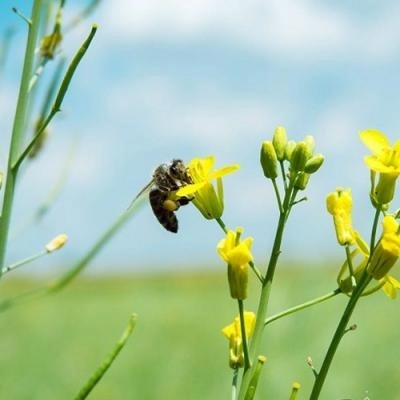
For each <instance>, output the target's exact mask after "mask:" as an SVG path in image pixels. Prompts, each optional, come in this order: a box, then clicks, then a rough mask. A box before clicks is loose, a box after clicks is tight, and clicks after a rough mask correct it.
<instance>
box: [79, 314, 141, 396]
mask: <svg viewBox="0 0 400 400" xmlns="http://www.w3.org/2000/svg"><path fill="white" fill-rule="evenodd" d="M136 319H137V315H136V314H132V315H131V318H130V319H129V322H128V325H127V327H126V328H125V330H124V332H123V333H122V336H121V338H120V339H119V340H118V342H117V343H116V344H115V345H114V347H113V349H112V350H111V352H110V354H108V355H107V357H106V358H105V359H104V360H103V362H102V363H101V364H100V365H99V367H98V368H97V369H96V371H95V372H94V373H93V375H92V376H91V377H90V378H89V379H88V381H87V382H86V383H85V385H84V386H83V387H82V388H81V390H80V391H79V393H78V394H77V396H76V397H75V398H74V399H75V400H83V399H86V397H87V396H88V395H89V393H90V392H91V391H92V390H93V388H94V387H95V386H96V385H97V383H98V382H99V381H100V379H101V378H102V377H103V375H104V374H105V373H106V371H107V370H108V369H109V368H110V366H111V364H112V363H113V361H114V360H115V358H116V357H117V356H118V354H119V352H120V351H121V350H122V349H123V347H124V346H125V344H126V342H127V340H128V338H129V336H130V335H131V333H132V331H133V329H134V328H135V326H136Z"/></svg>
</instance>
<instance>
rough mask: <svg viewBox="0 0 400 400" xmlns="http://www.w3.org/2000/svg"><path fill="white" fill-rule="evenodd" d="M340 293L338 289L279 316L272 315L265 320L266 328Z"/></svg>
mask: <svg viewBox="0 0 400 400" xmlns="http://www.w3.org/2000/svg"><path fill="white" fill-rule="evenodd" d="M339 293H342V291H341V290H340V289H339V288H338V289H335V290H333V291H332V292H329V293H327V294H324V295H323V296H320V297H317V298H315V299H312V300H310V301H307V302H305V303H302V304H299V305H297V306H294V307H291V308H288V309H287V310H285V311H282V312H280V313H278V314H275V315H272V316H271V317H268V318H266V319H265V320H264V326H266V325H268V324H270V323H271V322H273V321H276V320H278V319H281V318H283V317H286V316H287V315H290V314H293V313H295V312H297V311H300V310H305V309H306V308H309V307H312V306H314V305H316V304H319V303H322V302H324V301H326V300H329V299H331V298H332V297H334V296H336V295H338V294H339Z"/></svg>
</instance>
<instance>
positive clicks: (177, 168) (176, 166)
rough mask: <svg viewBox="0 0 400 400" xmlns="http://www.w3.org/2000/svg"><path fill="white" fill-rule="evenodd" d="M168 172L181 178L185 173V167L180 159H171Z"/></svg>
mask: <svg viewBox="0 0 400 400" xmlns="http://www.w3.org/2000/svg"><path fill="white" fill-rule="evenodd" d="M169 173H170V174H171V176H173V177H174V178H176V179H181V178H182V176H185V175H186V167H185V164H184V163H183V161H182V160H179V159H173V160H172V161H171V166H170V167H169Z"/></svg>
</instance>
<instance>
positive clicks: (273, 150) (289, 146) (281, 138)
mask: <svg viewBox="0 0 400 400" xmlns="http://www.w3.org/2000/svg"><path fill="white" fill-rule="evenodd" d="M314 147H315V142H314V138H313V137H312V136H306V137H305V138H304V139H303V140H302V141H300V142H295V141H293V140H288V138H287V134H286V130H285V128H284V127H282V126H278V127H277V128H276V129H275V132H274V135H273V138H272V141H269V140H266V141H264V142H263V143H262V145H261V153H260V162H261V166H262V169H263V171H264V175H265V177H266V178H268V179H275V178H277V176H278V164H279V163H281V164H282V163H283V162H285V161H287V162H289V175H288V177H289V180H290V182H292V183H293V186H294V188H296V189H298V190H304V189H305V188H306V186H307V183H308V180H309V178H310V175H311V174H313V173H314V172H316V171H318V169H319V168H320V167H321V165H322V163H323V162H324V156H323V155H322V154H314Z"/></svg>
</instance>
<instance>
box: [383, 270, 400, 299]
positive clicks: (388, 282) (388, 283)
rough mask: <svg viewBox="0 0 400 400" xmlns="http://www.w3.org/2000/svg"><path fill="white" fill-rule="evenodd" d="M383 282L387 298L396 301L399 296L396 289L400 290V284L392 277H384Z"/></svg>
mask: <svg viewBox="0 0 400 400" xmlns="http://www.w3.org/2000/svg"><path fill="white" fill-rule="evenodd" d="M381 282H382V283H383V286H382V290H383V291H384V292H385V294H386V296H388V297H390V298H391V299H395V298H396V296H397V291H396V289H400V282H399V281H398V280H397V279H396V278H393V276H390V275H386V276H384V277H383V278H382V279H381Z"/></svg>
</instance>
